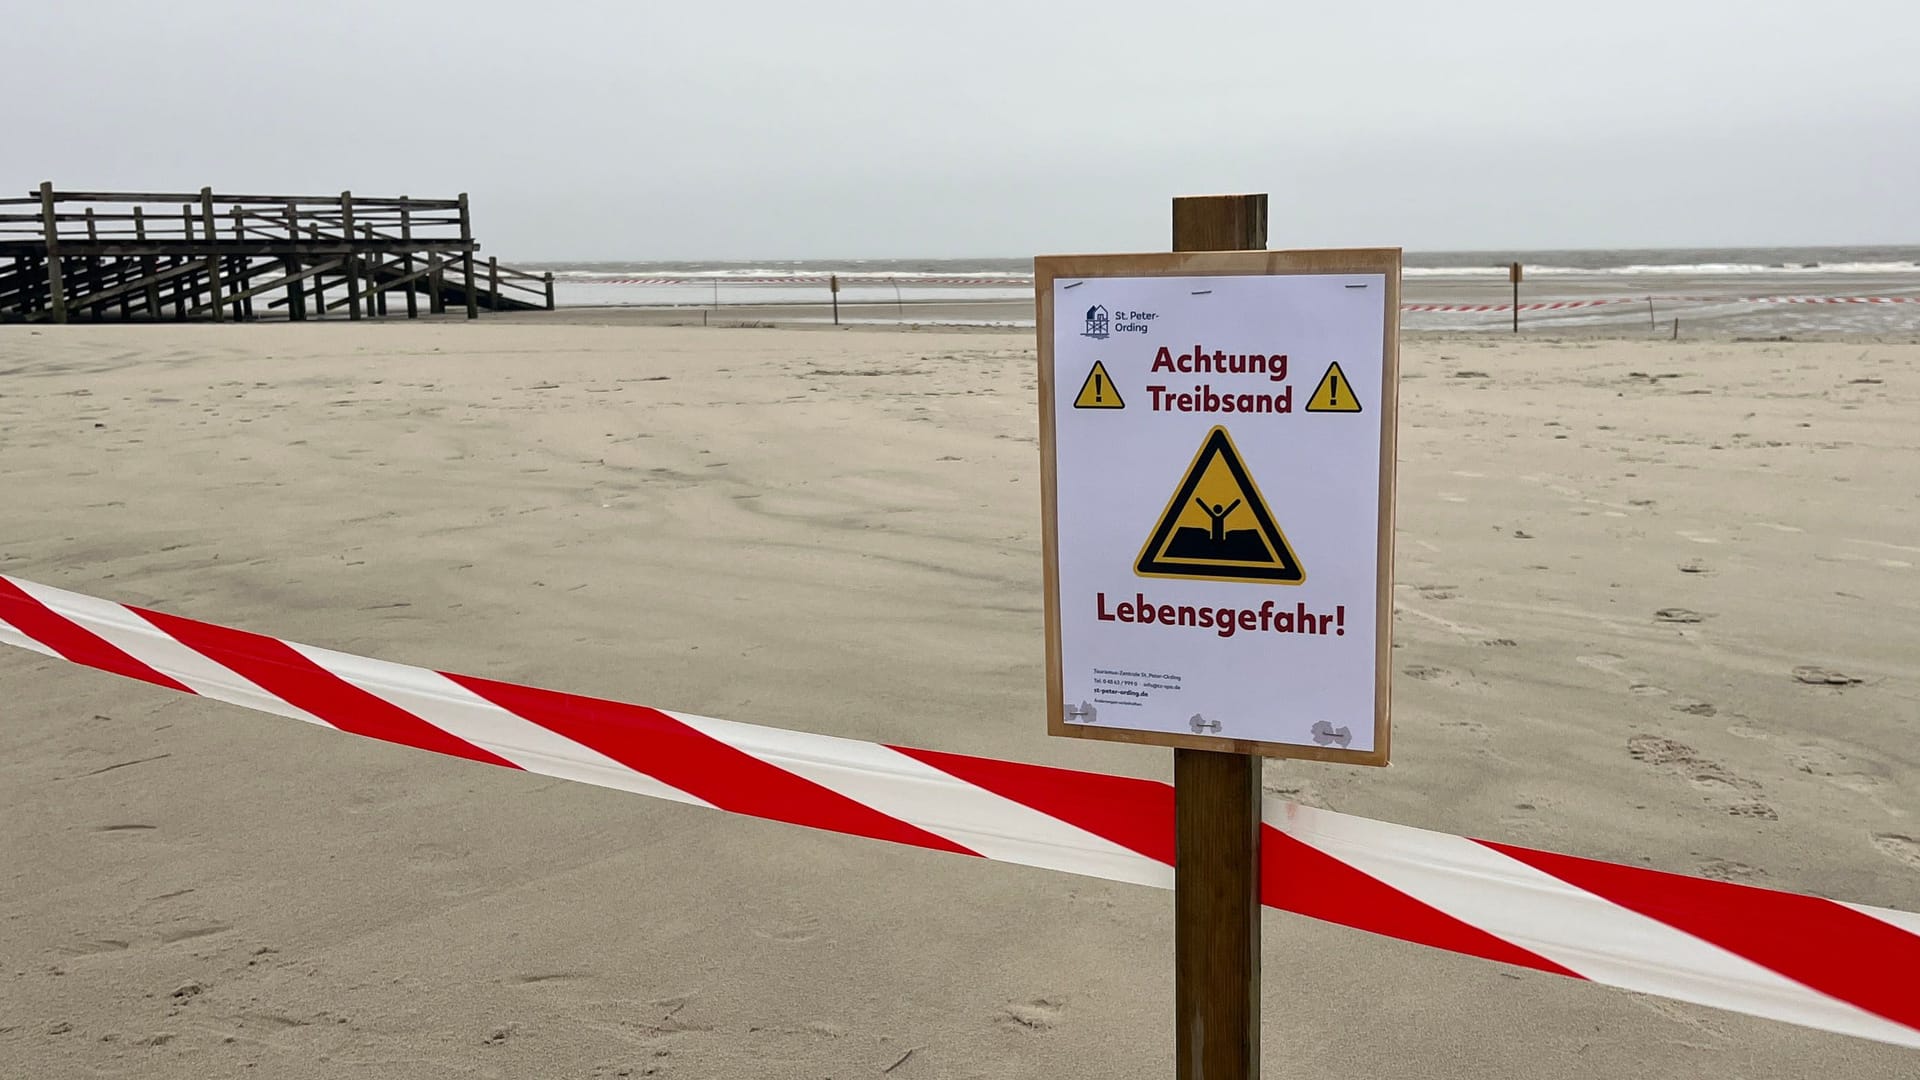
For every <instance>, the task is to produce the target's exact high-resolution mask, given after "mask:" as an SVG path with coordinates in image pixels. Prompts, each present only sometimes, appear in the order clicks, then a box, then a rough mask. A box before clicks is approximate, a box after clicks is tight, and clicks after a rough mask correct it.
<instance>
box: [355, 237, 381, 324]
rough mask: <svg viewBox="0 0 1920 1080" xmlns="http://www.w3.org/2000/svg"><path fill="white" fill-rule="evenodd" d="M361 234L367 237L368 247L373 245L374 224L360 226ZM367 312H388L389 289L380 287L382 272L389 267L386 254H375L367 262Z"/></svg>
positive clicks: (374, 313)
mask: <svg viewBox="0 0 1920 1080" xmlns="http://www.w3.org/2000/svg"><path fill="white" fill-rule="evenodd" d="M360 235H361V236H363V237H365V238H366V241H367V247H368V249H372V247H373V226H371V225H362V226H360ZM366 265H367V289H368V292H367V314H368V315H385V314H386V313H387V290H385V289H383V288H381V287H380V273H381V271H383V270H385V269H386V268H387V260H386V257H385V256H382V255H374V256H372V258H371V259H369V260H368V262H367V264H366Z"/></svg>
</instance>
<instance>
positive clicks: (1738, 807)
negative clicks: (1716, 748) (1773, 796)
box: [1627, 734, 1780, 821]
mask: <svg viewBox="0 0 1920 1080" xmlns="http://www.w3.org/2000/svg"><path fill="white" fill-rule="evenodd" d="M1627 755H1628V756H1629V757H1631V758H1633V760H1635V761H1638V762H1641V763H1642V764H1645V765H1650V766H1653V767H1655V768H1657V769H1660V770H1662V771H1664V772H1668V773H1671V774H1673V775H1676V776H1679V777H1682V778H1684V779H1685V780H1686V781H1687V782H1688V783H1690V784H1692V785H1693V786H1694V787H1696V788H1698V789H1700V790H1701V791H1704V792H1707V793H1708V794H1710V795H1719V796H1724V797H1727V798H1734V799H1738V800H1739V801H1738V802H1735V803H1734V804H1733V805H1732V806H1729V807H1727V813H1729V814H1732V815H1734V816H1735V817H1752V818H1761V819H1764V820H1767V821H1773V820H1775V819H1777V818H1778V817H1779V816H1780V815H1779V814H1778V813H1777V812H1776V811H1775V810H1774V809H1773V807H1771V806H1769V805H1767V804H1766V803H1765V802H1763V801H1761V800H1759V799H1758V798H1756V796H1757V795H1758V794H1759V793H1760V791H1761V787H1760V784H1759V782H1758V781H1755V780H1751V779H1749V778H1747V777H1744V776H1741V775H1740V774H1739V773H1736V772H1734V771H1733V770H1732V769H1729V768H1727V767H1726V766H1725V765H1722V764H1720V763H1719V762H1717V761H1713V760H1710V759H1708V758H1705V757H1702V756H1700V752H1699V751H1697V750H1695V749H1694V748H1693V747H1691V746H1688V745H1687V744H1686V743H1683V742H1677V741H1675V740H1673V739H1669V738H1666V737H1664V736H1660V735H1647V734H1641V735H1635V736H1632V737H1631V738H1629V739H1628V740H1627Z"/></svg>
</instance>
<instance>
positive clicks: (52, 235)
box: [40, 180, 67, 323]
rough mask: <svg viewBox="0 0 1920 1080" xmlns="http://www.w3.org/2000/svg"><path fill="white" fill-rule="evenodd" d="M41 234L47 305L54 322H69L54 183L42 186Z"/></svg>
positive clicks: (49, 181)
mask: <svg viewBox="0 0 1920 1080" xmlns="http://www.w3.org/2000/svg"><path fill="white" fill-rule="evenodd" d="M40 223H41V233H42V234H43V235H44V236H45V237H46V241H47V303H48V304H49V305H50V306H51V307H52V309H53V321H54V322H57V323H63V322H66V321H67V293H66V289H65V287H64V286H63V285H62V284H61V282H60V269H61V267H60V223H59V222H58V221H55V220H54V215H53V181H51V180H45V181H42V182H41V184H40Z"/></svg>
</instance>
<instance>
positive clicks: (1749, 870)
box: [1700, 859, 1767, 882]
mask: <svg viewBox="0 0 1920 1080" xmlns="http://www.w3.org/2000/svg"><path fill="white" fill-rule="evenodd" d="M1700 876H1701V877H1703V878H1712V879H1713V880H1715V881H1737V882H1750V881H1752V880H1754V879H1755V878H1763V877H1766V876H1767V872H1766V871H1765V870H1762V869H1760V868H1759V867H1757V866H1748V865H1747V864H1746V863H1743V862H1737V861H1735V860H1733V859H1708V860H1707V861H1705V862H1703V863H1701V864H1700Z"/></svg>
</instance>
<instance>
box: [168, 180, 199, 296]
mask: <svg viewBox="0 0 1920 1080" xmlns="http://www.w3.org/2000/svg"><path fill="white" fill-rule="evenodd" d="M180 235H181V236H182V237H183V238H185V240H186V242H187V243H189V244H191V243H192V242H193V207H192V206H191V205H189V204H187V203H181V204H180ZM174 258H175V259H176V260H190V259H191V258H192V256H190V255H177V256H175V257H174ZM194 276H195V275H193V274H182V275H180V277H178V278H176V279H175V280H174V283H173V317H174V318H176V319H185V318H186V317H187V301H188V300H190V299H192V298H193V296H194V295H195V294H196V293H197V291H198V290H197V289H196V288H195V287H194V281H193V279H194Z"/></svg>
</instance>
